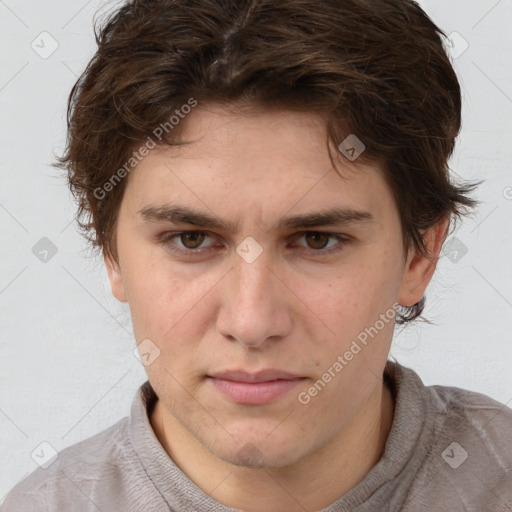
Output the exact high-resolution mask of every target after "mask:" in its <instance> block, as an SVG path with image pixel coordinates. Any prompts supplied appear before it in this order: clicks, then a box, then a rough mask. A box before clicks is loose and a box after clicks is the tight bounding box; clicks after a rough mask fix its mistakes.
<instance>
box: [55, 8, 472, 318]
mask: <svg viewBox="0 0 512 512" xmlns="http://www.w3.org/2000/svg"><path fill="white" fill-rule="evenodd" d="M95 33H96V41H97V44H98V50H97V52H96V54H95V55H94V57H93V58H92V60H91V62H90V63H89V65H88V66H87V68H86V70H85V71H84V73H83V74H82V75H81V77H80V78H79V79H78V81H77V83H76V84H75V86H74V87H73V89H72V91H71V94H70V97H69V102H68V140H67V146H66V149H65V153H64V154H63V156H62V157H60V158H59V159H58V162H57V163H56V165H57V166H59V167H62V168H64V169H67V171H68V180H69V185H70V189H71V191H72V193H73V194H74V196H75V198H76V200H77V203H78V211H77V220H78V223H79V226H80V228H81V229H82V232H83V234H84V235H85V236H86V238H87V239H88V240H89V241H90V242H91V243H92V245H93V246H94V247H98V248H101V249H102V250H103V251H104V252H106V253H108V254H109V255H111V256H113V257H114V258H115V259H117V252H116V247H115V237H114V235H115V225H116V218H117V213H118V211H119V206H120V203H121V199H122V196H123V191H124V188H125V186H126V181H127V180H126V179H119V180H118V181H116V182H115V183H113V182H112V178H113V177H114V174H115V173H116V171H118V170H121V169H122V168H123V166H124V169H125V171H129V169H127V168H126V162H127V161H128V160H129V159H130V158H132V155H133V154H134V153H133V151H134V148H137V147H138V146H140V145H141V144H143V143H144V142H145V141H149V139H150V138H151V139H152V140H153V138H154V132H155V128H156V127H157V126H168V127H169V129H168V130H167V129H166V135H165V137H162V138H161V139H160V140H158V143H159V144H173V143H177V134H178V132H179V129H177V130H173V131H171V127H170V125H169V119H170V117H171V116H172V115H173V113H174V112H177V109H180V107H181V106H183V105H186V104H187V103H188V104H190V100H191V98H192V99H194V101H196V102H197V101H199V102H220V103H224V104H226V105H242V106H243V105H246V106H247V105H249V106H250V105H255V106H258V107H270V108H290V109H298V110H301V111H312V112H319V113H320V112H322V113H324V115H325V119H326V123H327V128H328V134H329V141H330V142H333V143H334V144H335V145H336V146H338V145H339V144H340V142H341V141H342V140H343V139H344V138H345V137H346V136H347V135H349V134H354V135H355V136H357V137H358V138H359V139H360V140H361V141H363V142H364V145H365V146H366V149H365V152H364V153H363V155H362V157H361V158H364V159H370V160H371V159H374V160H378V161H380V162H383V163H384V164H383V166H382V167H383V172H384V173H385V176H386V180H387V182H388V184H389V186H390V188H391V190H392V192H393V195H394V198H395V201H396V203H397V207H398V210H399V214H400V218H401V224H402V232H403V239H404V246H405V248H406V250H407V249H408V248H409V247H410V246H414V247H415V248H417V249H419V250H420V251H422V252H423V253H424V254H425V248H424V245H423V236H422V234H423V233H424V232H425V230H426V229H428V228H429V227H431V226H433V225H434V224H435V223H436V222H437V221H439V220H440V219H442V218H443V217H445V216H446V215H449V216H450V218H453V217H454V216H456V217H459V216H460V215H461V214H462V212H463V211H465V210H467V209H468V208H470V207H473V206H474V205H475V201H474V200H472V199H471V198H470V197H469V193H470V192H471V191H472V190H473V188H474V187H475V186H476V185H475V184H465V185H462V184H459V185H457V184H455V183H453V181H452V179H451V177H450V174H449V168H448V159H449V157H450V155H451V153H452V151H453V148H454V143H455V138H456V136H457V134H458V132H459V129H460V124H461V112H460V110H461V97H460V87H459V83H458V80H457V77H456V74H455V72H454V70H453V67H452V65H451V62H450V59H449V57H448V56H447V53H446V51H445V49H444V46H443V39H442V38H443V37H446V36H445V34H444V33H443V32H442V31H441V30H440V29H439V28H438V27H437V26H436V25H435V24H434V23H433V22H432V21H431V20H430V18H429V17H428V16H427V15H426V14H425V13H424V11H423V10H422V9H421V8H420V7H419V6H418V4H417V3H416V2H414V1H411V0H130V1H128V2H126V3H125V4H124V5H123V6H121V7H120V8H119V9H118V10H116V11H115V12H114V13H112V14H111V15H110V16H109V17H108V18H107V19H106V21H105V22H104V23H103V24H102V26H98V25H97V26H96V28H95ZM178 128H179V127H178ZM121 174H122V176H123V177H124V176H126V175H127V172H123V173H121ZM118 177H119V175H118ZM109 180H110V181H109ZM107 183H110V184H111V185H112V186H108V193H105V194H99V193H98V190H102V191H105V188H104V187H105V184H107ZM423 307H424V299H422V300H421V301H420V303H418V304H416V305H415V306H412V307H409V308H403V311H402V312H401V314H400V315H399V318H398V321H399V322H401V323H403V322H406V321H409V320H412V319H414V318H416V317H418V316H419V315H420V314H421V312H422V310H423Z"/></svg>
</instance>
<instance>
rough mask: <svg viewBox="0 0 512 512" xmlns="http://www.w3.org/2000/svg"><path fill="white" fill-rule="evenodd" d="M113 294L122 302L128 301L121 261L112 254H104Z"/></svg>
mask: <svg viewBox="0 0 512 512" xmlns="http://www.w3.org/2000/svg"><path fill="white" fill-rule="evenodd" d="M103 260H104V261H105V267H106V268H107V274H108V279H109V281H110V288H111V289H112V295H113V296H114V297H115V298H116V299H117V300H118V301H120V302H128V301H127V299H126V291H125V289H124V282H123V277H122V275H121V268H120V266H119V263H118V262H117V261H115V260H114V258H113V257H112V256H111V255H110V254H103Z"/></svg>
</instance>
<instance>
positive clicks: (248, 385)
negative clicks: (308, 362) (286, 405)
mask: <svg viewBox="0 0 512 512" xmlns="http://www.w3.org/2000/svg"><path fill="white" fill-rule="evenodd" d="M207 377H208V380H209V381H210V382H211V383H212V385H213V386H214V388H215V389H216V390H217V391H218V392H220V393H221V394H222V395H223V396H224V397H225V398H227V399H228V400H230V401H232V402H235V403H237V404H240V405H265V404H269V403H272V402H275V401H277V400H278V399H280V398H282V397H284V396H285V395H286V394H288V393H289V392H290V391H292V390H293V389H294V388H296V387H297V386H299V385H300V384H301V383H303V382H304V380H305V379H306V377H300V376H297V375H292V374H290V373H288V372H284V371H281V370H274V369H269V370H261V371H259V372H256V373H250V372H246V371H243V370H234V371H226V372H220V373H215V374H213V375H208V376H207Z"/></svg>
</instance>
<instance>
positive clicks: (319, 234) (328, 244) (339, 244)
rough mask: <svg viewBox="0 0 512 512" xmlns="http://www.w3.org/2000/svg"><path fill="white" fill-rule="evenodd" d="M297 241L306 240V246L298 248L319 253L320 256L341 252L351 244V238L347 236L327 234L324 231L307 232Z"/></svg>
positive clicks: (299, 245)
mask: <svg viewBox="0 0 512 512" xmlns="http://www.w3.org/2000/svg"><path fill="white" fill-rule="evenodd" d="M297 240H304V241H305V243H306V245H303V244H297V245H298V247H304V248H305V249H310V252H312V253H317V254H318V255H325V254H331V253H333V252H337V251H340V250H342V248H343V246H344V245H345V244H346V243H348V242H349V238H348V237H347V236H346V235H338V234H334V233H325V232H323V231H307V232H305V233H302V234H301V235H300V236H299V237H298V239H297ZM315 255H316V254H315Z"/></svg>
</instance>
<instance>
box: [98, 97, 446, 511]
mask: <svg viewBox="0 0 512 512" xmlns="http://www.w3.org/2000/svg"><path fill="white" fill-rule="evenodd" d="M182 123H183V124H182V126H181V128H182V129H183V134H182V136H183V140H185V141H187V144H186V145H184V146H180V147H173V148H157V149H155V150H153V151H151V152H150V154H149V155H148V156H146V157H145V158H144V159H143V160H142V161H141V162H140V163H139V164H138V166H137V167H136V168H135V169H134V170H133V171H132V173H131V174H130V176H129V181H128V184H127V187H126V190H125V193H124V197H123V200H122V203H121V205H120V210H119V216H118V221H117V226H116V237H117V254H118V261H117V262H116V261H115V260H114V259H113V258H111V257H108V256H106V257H105V262H106V266H107V271H108V274H109V279H110V282H111V286H112V292H113V294H114V296H115V297H116V298H117V299H118V300H120V301H123V302H128V303H129V306H130V309H131V314H132V320H133V325H134V332H135V335H136V340H137V343H140V342H141V341H143V340H145V339H148V338H149V339H150V340H151V341H152V343H154V345H155V346H157V347H158V349H159V350H160V355H159V357H157V358H156V359H155V361H154V362H152V364H150V365H149V366H147V368H146V370H147V373H148V378H149V381H150V383H151V385H152V386H153V389H154V390H155V392H156V394H157V395H158V397H159V400H158V402H157V404H156V407H155V410H154V411H153V413H152V415H151V418H150V421H151V424H152V426H153V429H154V431H155V434H156V436H157V437H158V439H159V441H160V442H161V444H162V446H163V447H164V449H165V450H166V451H167V453H168V454H169V455H170V457H171V458H172V459H173V460H174V462H175V463H176V464H177V465H178V466H179V467H180V468H181V469H182V471H183V472H184V473H185V474H186V475H188V477H189V478H191V479H192V480H193V481H194V482H195V484H196V485H197V486H198V487H200V488H201V489H202V490H203V491H204V492H206V493H209V494H211V496H212V497H213V498H215V499H216V500H218V501H219V502H221V503H224V504H226V505H228V506H231V507H234V508H239V509H243V510H250V511H253V512H274V511H275V512H282V511H283V510H287V511H290V512H293V511H296V510H297V511H304V510H307V511H313V510H319V509H321V508H324V507H326V506H327V505H329V504H330V503H332V502H333V501H335V500H336V499H337V498H339V497H340V496H342V495H343V494H344V493H346V492H347V491H348V490H350V489H351V488H353V487H354V486H355V485H357V484H358V483H359V482H360V481H361V480H362V479H363V478H364V476H365V475H366V474H367V473H368V471H369V470H370V469H371V468H372V467H373V466H374V465H375V464H376V463H377V462H378V460H379V458H380V457H381V455H382V453H383V450H384V446H385V442H386V439H387V436H388V434H389V430H390V428H391V424H392V418H393V411H394V404H393V400H392V398H391V394H390V392H389V390H388V389H387V387H386V386H385V385H384V384H383V381H382V378H381V376H382V373H383V369H384V366H385V363H386V360H387V357H388V353H389V349H390V345H391V341H392V335H393V328H394V320H392V321H390V322H388V323H386V324H385V326H384V328H383V329H381V330H380V331H379V332H378V334H377V335H376V336H375V337H374V338H373V339H371V340H370V341H369V342H368V344H367V345H366V346H364V347H363V348H362V350H361V351H360V352H359V353H358V354H357V355H355V356H354V357H353V359H352V360H351V361H348V362H347V364H346V366H344V367H343V370H342V371H340V372H339V373H336V374H335V377H333V378H332V379H331V381H330V382H329V383H328V384H327V385H326V386H325V387H324V388H323V389H322V390H321V391H320V392H318V393H317V394H316V396H314V397H312V398H311V400H310V401H309V403H307V404H305V405H303V404H302V403H300V402H299V400H298V395H299V393H300V392H305V391H307V390H308V389H309V388H311V386H312V385H313V384H314V383H315V382H316V381H318V379H321V378H322V375H323V374H324V373H325V372H327V371H328V369H329V368H332V366H333V363H334V362H335V361H336V360H337V358H338V356H340V355H343V354H344V353H345V352H346V351H347V350H348V349H349V348H350V346H351V343H352V342H353V340H355V339H357V336H358V334H360V333H361V332H362V331H364V329H365V328H368V327H370V326H373V325H375V323H376V321H377V320H378V319H379V316H380V315H381V314H384V313H385V312H386V311H389V310H390V308H392V305H393V304H394V303H396V302H398V303H400V304H402V305H413V304H415V303H416V302H418V301H419V300H420V299H421V297H422V296H423V293H424V291H425V288H426V286H427V284H428V282H429V281H430V278H431V277H432V274H433V272H434V269H435V262H436V257H437V255H438V254H439V251H440V248H441V245H442V241H443V239H444V236H445V233H446V229H447V221H446V220H445V221H443V222H441V223H439V224H438V225H436V226H434V227H433V228H432V229H430V230H429V231H428V232H427V233H426V234H425V240H426V245H427V249H428V250H429V252H430V254H431V255H432V256H433V259H432V260H429V259H427V258H425V257H423V256H421V255H420V254H419V253H417V252H416V251H414V250H412V249H411V250H409V251H408V253H407V254H405V252H404V250H403V242H402V234H401V228H400V220H399V216H398V211H397V208H396V205H395V203H394V200H393V197H392V193H391V190H390V189H389V187H388V185H387V184H386V182H385V181H384V178H383V176H382V173H381V171H380V169H379V167H378V166H377V165H376V164H375V165H362V164H359V163H358V162H357V160H356V161H355V162H354V163H351V162H349V160H347V159H346V158H345V157H344V156H343V155H341V154H339V155H338V157H337V158H338V160H337V162H336V164H337V165H336V167H337V172H336V171H335V169H333V167H332V164H331V162H330V160H329V157H328V152H327V148H326V144H325V142H326V137H327V134H326V129H325V123H324V122H323V121H322V119H321V117H320V116H318V115H317V114H315V113H308V112H301V113H298V112H289V111H269V110H255V111H254V112H253V113H252V114H247V113H244V114H236V113H233V112H227V111H226V110H223V109H222V108H221V107H220V106H218V105H208V106H207V107H205V106H204V105H203V106H201V105H200V106H198V107H197V108H196V109H195V110H194V111H193V112H192V113H191V114H189V115H188V116H187V118H186V119H185V120H184V121H182ZM340 174H341V175H342V176H343V177H340ZM166 204H167V205H169V204H172V205H181V206H183V207H187V208H189V209H192V210H195V211H198V212H201V213H205V214H207V215H209V216H211V217H216V218H220V219H222V220H224V221H225V222H227V223H233V224H234V226H232V227H233V228H234V231H233V232H230V231H228V230H226V229H224V228H222V229H220V228H215V229H210V228H208V229H205V227H204V226H196V225H192V224H189V223H177V224H174V223H171V222H170V221H169V220H155V219H145V218H144V216H143V215H142V214H141V213H140V212H141V210H143V209H144V208H148V207H159V206H163V205H166ZM331 208H350V209H354V210H358V211H366V212H369V213H370V214H371V217H372V219H371V220H366V221H359V222H348V223H342V224H339V225H336V226H321V225H319V226H315V227H314V228H312V227H310V226H308V227H307V229H297V228H292V229H281V228H279V227H278V221H279V220H280V219H282V218H283V217H288V216H292V215H299V214H307V213H311V212H319V211H325V210H327V209H331ZM201 228H202V230H203V234H201V233H199V234H196V235H194V236H195V238H194V236H192V238H190V237H185V238H183V237H180V236H179V235H178V236H174V237H173V238H170V236H172V234H173V233H180V232H182V231H186V230H189V231H191V230H192V231H193V230H199V231H201ZM312 231H313V232H316V233H318V232H319V233H323V235H322V234H320V235H316V236H315V235H311V232H312ZM166 233H167V234H168V235H167V240H166V241H164V242H162V235H163V234H166ZM308 233H309V234H308ZM169 234H170V235H169ZM326 234H335V235H336V236H331V237H329V236H327V235H326ZM249 236H250V237H253V238H254V239H255V240H256V241H257V242H258V244H259V245H260V246H261V248H262V250H263V252H262V253H261V254H260V255H259V257H258V258H257V259H256V260H255V261H253V262H252V263H248V262H246V261H245V260H244V259H242V258H241V257H240V256H239V254H237V252H236V249H237V247H238V246H239V245H240V244H241V243H242V241H243V240H244V239H245V238H246V237H249ZM337 236H344V237H346V238H345V241H344V240H343V239H340V238H337ZM326 244H327V245H326ZM324 245H326V247H325V248H323V246H324ZM194 247H197V248H194ZM176 248H178V249H182V250H183V251H185V254H177V253H176V252H173V249H176ZM333 248H334V249H333ZM329 249H333V251H334V252H331V253H329V254H326V252H325V251H327V250H329ZM262 368H273V369H281V370H284V371H287V372H289V373H292V374H294V375H297V376H300V377H303V380H302V381H300V382H299V384H298V385H297V386H296V387H295V388H294V389H293V390H292V391H290V392H288V393H286V394H285V395H283V396H282V397H280V398H279V399H277V400H276V401H274V402H272V403H269V404H265V405H242V404H239V403H235V402H234V401H232V400H230V399H228V398H226V397H225V396H224V395H222V394H221V393H220V392H219V391H218V390H217V388H216V387H215V386H213V385H212V381H211V379H209V378H208V377H207V376H208V375H211V374H212V373H214V372H219V371H224V370H232V369H244V370H246V371H248V372H256V371H258V370H260V369H262Z"/></svg>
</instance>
